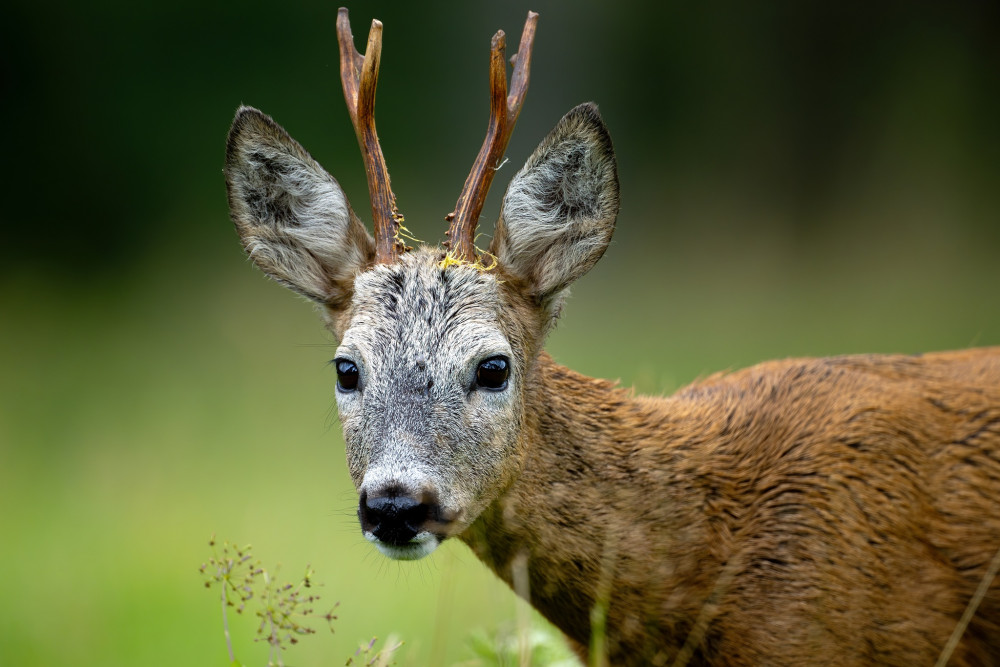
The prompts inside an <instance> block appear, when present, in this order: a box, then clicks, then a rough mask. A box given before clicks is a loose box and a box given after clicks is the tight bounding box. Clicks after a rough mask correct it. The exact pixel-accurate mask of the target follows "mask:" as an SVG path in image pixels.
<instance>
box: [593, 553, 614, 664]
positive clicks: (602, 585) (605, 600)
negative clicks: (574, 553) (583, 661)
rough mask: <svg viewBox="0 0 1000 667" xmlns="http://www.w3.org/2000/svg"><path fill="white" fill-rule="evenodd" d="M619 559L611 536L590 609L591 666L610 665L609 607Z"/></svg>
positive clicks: (603, 557) (602, 560)
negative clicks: (608, 638)
mask: <svg viewBox="0 0 1000 667" xmlns="http://www.w3.org/2000/svg"><path fill="white" fill-rule="evenodd" d="M617 560H618V541H617V540H615V539H612V538H611V537H610V536H609V537H608V539H607V540H606V541H605V545H604V554H603V556H602V557H601V576H600V579H598V581H597V591H596V595H595V600H594V606H593V607H591V609H590V663H589V664H590V667H608V643H607V621H608V607H610V606H611V590H612V587H613V586H614V580H615V563H616V561H617Z"/></svg>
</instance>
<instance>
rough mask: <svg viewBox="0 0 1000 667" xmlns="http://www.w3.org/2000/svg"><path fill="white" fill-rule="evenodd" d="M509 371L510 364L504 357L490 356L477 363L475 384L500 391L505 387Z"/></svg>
mask: <svg viewBox="0 0 1000 667" xmlns="http://www.w3.org/2000/svg"><path fill="white" fill-rule="evenodd" d="M509 373H510V364H509V363H507V359H505V358H504V357H490V358H489V359H487V360H486V361H482V362H480V363H479V368H477V369H476V386H477V387H482V388H483V389H492V390H493V391H502V390H504V389H506V388H507V375H508V374H509Z"/></svg>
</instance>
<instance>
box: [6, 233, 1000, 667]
mask: <svg viewBox="0 0 1000 667" xmlns="http://www.w3.org/2000/svg"><path fill="white" fill-rule="evenodd" d="M716 241H717V242H709V243H705V242H704V239H702V240H701V241H700V242H696V240H694V239H693V240H691V241H690V242H684V241H680V242H678V243H677V245H675V246H674V247H671V248H669V249H668V250H663V251H662V253H663V254H656V255H653V254H643V253H644V252H646V251H644V250H642V249H641V248H642V247H645V246H644V245H643V244H641V243H636V242H633V241H631V240H629V237H628V236H627V235H626V237H625V238H624V239H623V240H622V241H620V242H619V244H617V245H616V246H614V247H612V249H611V251H610V252H609V254H608V258H607V259H606V260H605V261H604V262H603V263H602V264H601V265H599V266H598V268H597V269H596V270H595V272H594V275H592V276H590V277H588V278H587V279H585V280H584V281H583V283H582V284H581V285H580V286H579V288H578V289H577V290H576V296H575V297H574V298H573V299H572V300H571V301H570V303H569V306H568V307H567V309H566V314H565V316H564V320H563V322H562V323H561V325H560V328H559V329H558V330H557V331H556V333H555V334H554V336H553V338H552V340H551V344H550V345H549V349H550V351H552V352H553V354H554V356H555V357H556V358H557V359H558V360H560V361H561V362H563V363H566V364H567V365H570V366H572V367H574V368H575V369H577V370H580V371H582V372H585V373H589V374H593V375H598V376H603V377H612V378H620V379H621V380H622V381H623V383H624V384H626V385H634V386H636V387H637V388H638V389H639V390H641V391H646V392H653V393H664V392H668V391H671V390H673V389H675V388H677V387H678V386H680V385H682V384H684V383H685V382H687V381H690V380H691V379H693V378H694V377H696V376H698V375H702V374H706V373H709V372H712V371H716V370H720V369H724V368H730V367H738V366H743V365H747V364H750V363H753V362H755V361H759V360H763V359H766V358H769V357H777V356H792V355H804V354H810V355H815V354H835V353H846V352H861V351H898V352H916V351H920V350H929V349H941V348H951V347H964V346H968V345H971V344H990V343H992V344H997V343H1000V307H998V305H1000V304H998V302H997V298H996V289H995V288H996V285H998V284H1000V266H998V264H997V262H996V261H995V253H994V252H993V250H992V249H991V248H989V247H986V248H981V249H977V248H975V247H972V246H970V247H968V248H966V247H964V246H962V247H956V248H953V249H952V250H953V251H952V252H950V253H949V252H945V253H942V252H941V248H940V244H934V243H920V242H919V240H918V241H914V243H915V245H913V244H911V245H908V246H904V247H903V249H902V250H899V249H898V248H897V249H896V250H892V249H890V252H887V253H885V252H883V253H880V252H878V251H877V249H873V248H870V247H859V248H853V249H847V250H845V249H844V248H843V247H841V248H840V250H839V252H840V254H834V255H833V256H830V255H829V252H831V251H830V250H829V248H828V247H826V246H821V245H817V246H814V247H812V248H806V249H805V251H803V252H799V251H798V250H796V251H794V252H793V251H790V250H788V249H787V248H785V249H783V248H782V247H781V246H780V245H777V246H772V245H768V244H767V243H764V242H760V241H759V240H757V241H756V242H755V241H754V240H753V239H752V238H750V237H746V238H743V239H728V240H721V241H720V240H716ZM935 245H937V246H938V247H935ZM882 249H883V250H884V248H882ZM946 249H947V248H946ZM174 256H176V255H174V254H173V253H170V252H165V253H164V255H162V256H160V257H153V258H150V259H149V262H148V265H147V268H145V269H142V270H137V271H134V272H131V273H129V275H127V276H115V277H114V279H111V278H109V279H107V283H106V284H98V283H96V282H89V283H83V284H64V283H62V282H59V281H56V280H55V279H54V278H52V277H50V276H47V275H46V274H42V273H39V274H37V275H27V274H21V275H15V276H9V277H8V278H7V279H6V280H5V281H4V282H3V283H0V303H2V307H3V313H4V324H3V325H2V327H0V363H2V368H3V371H2V373H0V506H2V507H3V508H4V509H3V511H2V512H0V535H3V547H2V548H0V571H2V572H3V576H2V577H0V597H2V599H3V600H4V604H3V605H2V607H0V662H3V663H4V664H16V665H29V666H30V665H58V664H81V663H83V664H101V665H129V666H131V665H137V664H138V665H146V666H151V667H155V666H156V665H176V664H228V656H227V651H226V646H225V642H224V639H223V636H222V628H221V620H220V618H219V605H218V603H217V600H216V598H215V597H214V595H213V594H211V593H206V591H205V590H204V588H203V587H202V582H201V578H200V575H199V573H198V565H199V564H200V563H201V562H203V561H204V560H205V558H206V551H205V544H206V540H207V539H208V538H209V536H211V535H212V534H213V533H218V534H219V535H225V536H227V537H230V538H233V539H237V540H240V541H248V542H253V544H254V546H255V551H254V553H255V556H256V557H258V558H260V559H261V560H262V561H263V562H265V563H268V564H272V565H273V564H275V563H279V562H280V563H282V566H283V570H282V571H283V572H288V573H295V572H300V571H303V570H304V569H305V567H306V564H307V563H308V564H312V566H313V567H314V568H315V569H316V571H317V572H318V575H317V577H318V579H319V580H322V581H323V582H324V583H325V589H324V595H325V596H326V600H327V601H330V602H339V603H340V605H339V607H338V609H337V615H338V616H339V619H338V620H337V621H336V622H335V625H334V627H335V634H334V635H333V636H332V637H327V636H321V637H315V638H311V639H310V640H309V641H307V642H303V643H302V645H301V646H299V647H296V648H295V654H294V659H289V660H288V661H287V662H288V664H293V665H333V664H343V662H344V661H345V660H346V658H347V656H349V655H351V654H352V653H353V652H354V650H355V649H356V648H357V647H358V646H359V645H360V644H362V643H367V642H368V641H369V640H370V639H371V637H372V636H375V635H377V636H378V637H380V638H382V639H385V638H388V637H389V636H390V635H394V636H398V637H399V638H401V639H402V640H403V641H405V645H404V647H403V648H402V649H400V651H399V652H398V653H397V654H396V657H395V661H396V664H398V665H424V664H470V665H471V664H476V663H475V661H476V660H477V659H478V660H482V659H483V658H482V655H481V653H480V654H478V657H477V651H481V650H482V647H483V641H484V640H483V639H482V637H483V636H494V637H495V638H496V637H499V635H491V634H490V633H493V632H495V630H496V629H497V628H503V627H505V624H506V623H509V622H510V620H511V619H514V618H515V617H516V616H517V607H516V604H517V603H516V601H515V599H514V597H513V595H512V594H511V593H510V591H509V590H507V589H506V587H505V586H504V585H502V584H500V583H499V582H498V581H497V580H496V579H495V578H494V577H493V575H492V574H490V573H489V572H488V571H487V570H486V569H485V568H484V567H483V566H481V565H480V564H479V563H478V562H477V561H476V559H475V558H474V557H473V556H472V555H471V553H470V552H469V551H468V550H467V549H465V548H464V547H463V546H462V545H460V544H457V543H448V544H445V545H444V546H443V547H442V549H441V550H440V551H439V552H437V553H435V554H434V555H433V556H432V557H431V558H430V559H427V560H424V561H420V562H417V563H396V562H390V561H387V560H385V559H384V558H382V557H380V556H379V555H378V554H376V553H375V552H374V550H373V549H372V548H371V547H370V545H368V544H367V543H365V542H364V540H363V539H362V537H361V535H360V531H359V530H358V528H357V526H356V518H355V515H354V512H355V504H356V496H355V494H354V491H353V488H352V486H351V484H350V481H349V479H348V478H347V475H346V470H345V466H344V462H343V458H344V453H343V442H342V440H341V436H340V432H339V426H338V425H337V423H336V418H335V413H334V411H333V383H334V375H333V373H332V371H330V370H329V369H328V368H327V367H326V362H327V361H328V360H329V359H330V358H331V356H332V351H333V347H332V344H331V341H330V340H329V338H328V337H327V335H326V334H324V333H323V332H322V330H321V328H320V326H319V324H318V323H317V321H316V318H315V316H314V315H313V313H312V312H311V308H310V307H309V306H308V305H306V304H304V303H303V302H302V301H301V300H299V299H296V298H294V297H292V296H291V295H290V294H289V293H287V292H286V291H285V290H283V289H282V288H280V287H278V286H277V285H274V284H270V283H267V282H266V281H264V280H263V279H262V278H261V277H260V276H258V275H256V273H255V272H254V271H253V270H251V269H250V267H249V266H248V265H247V264H246V263H245V262H241V261H240V259H238V255H237V254H236V252H235V251H234V252H233V253H231V254H229V255H224V256H223V258H222V259H219V260H218V265H217V266H211V265H209V264H207V263H205V264H201V263H199V262H194V263H192V264H191V265H189V266H185V267H183V269H184V271H183V272H179V271H177V270H176V269H175V267H174V265H173V259H172V258H173V257H174ZM220 267H222V268H220ZM241 623H242V625H243V627H241ZM531 623H532V625H533V627H538V628H541V629H540V630H538V632H541V633H545V632H547V630H546V629H545V626H544V624H543V623H541V621H539V620H538V619H537V618H534V619H533V620H532V622H531ZM231 624H232V626H233V628H232V631H233V639H234V650H235V652H236V653H237V655H239V656H241V662H242V663H243V664H244V665H262V664H265V663H266V660H267V658H266V654H267V647H266V646H261V645H259V644H258V645H255V644H253V643H252V640H251V638H252V636H253V630H254V625H253V622H252V620H247V619H235V620H232V621H231ZM483 633H486V635H484V634H483ZM501 634H502V633H501ZM477 638H478V639H477ZM497 641H500V639H497ZM487 643H488V642H487ZM477 647H478V648H477Z"/></svg>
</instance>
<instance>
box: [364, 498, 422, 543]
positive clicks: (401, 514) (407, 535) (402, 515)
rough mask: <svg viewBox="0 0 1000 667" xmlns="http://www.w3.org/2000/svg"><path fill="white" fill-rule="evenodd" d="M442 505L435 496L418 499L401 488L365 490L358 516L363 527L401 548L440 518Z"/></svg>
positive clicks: (366, 530) (381, 540) (383, 540)
mask: <svg viewBox="0 0 1000 667" xmlns="http://www.w3.org/2000/svg"><path fill="white" fill-rule="evenodd" d="M440 514H441V508H440V506H439V505H438V504H437V503H436V502H433V499H432V498H420V499H418V498H415V497H413V496H412V495H410V494H406V493H402V492H400V491H399V490H397V489H390V490H388V491H383V492H380V493H378V494H375V493H373V494H371V495H369V494H368V493H367V492H366V491H362V492H361V498H360V502H359V503H358V519H360V520H361V529H362V530H364V531H365V532H366V533H367V532H370V533H372V534H373V535H375V537H377V538H378V539H379V541H380V542H384V543H386V544H391V545H393V546H397V547H401V546H403V545H405V544H409V542H410V540H412V539H413V538H414V537H415V536H416V535H417V533H419V532H421V531H423V530H427V529H428V525H429V524H430V523H436V522H438V521H439V517H440Z"/></svg>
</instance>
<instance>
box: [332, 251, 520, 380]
mask: <svg viewBox="0 0 1000 667" xmlns="http://www.w3.org/2000/svg"><path fill="white" fill-rule="evenodd" d="M439 260H440V251H439V250H438V249H431V248H422V249H420V250H418V251H416V252H412V253H407V254H406V255H404V256H403V257H401V258H400V260H399V261H398V262H396V263H394V264H388V265H377V266H375V267H373V268H371V269H370V270H368V271H366V272H364V273H362V274H360V275H359V276H358V277H357V278H356V279H355V283H354V298H353V301H352V307H351V318H350V322H349V324H348V328H347V330H346V331H345V333H344V336H343V340H342V341H341V349H342V350H345V351H347V350H353V351H356V352H357V353H359V354H360V355H361V356H362V357H363V358H364V361H365V362H366V363H387V364H400V363H403V362H413V363H417V362H419V361H427V362H430V361H437V362H438V364H439V365H440V364H441V362H443V361H447V360H450V361H451V364H450V365H464V364H466V363H468V361H469V359H471V358H474V357H476V356H477V355H483V354H509V353H510V350H509V343H508V342H507V338H506V336H505V335H504V333H503V331H502V319H503V318H502V312H503V309H504V306H503V302H502V295H501V293H500V289H499V281H498V280H497V277H496V276H495V275H494V274H492V273H490V272H487V271H480V270H477V269H475V268H473V267H471V266H450V267H448V268H441V267H440V266H439Z"/></svg>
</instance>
